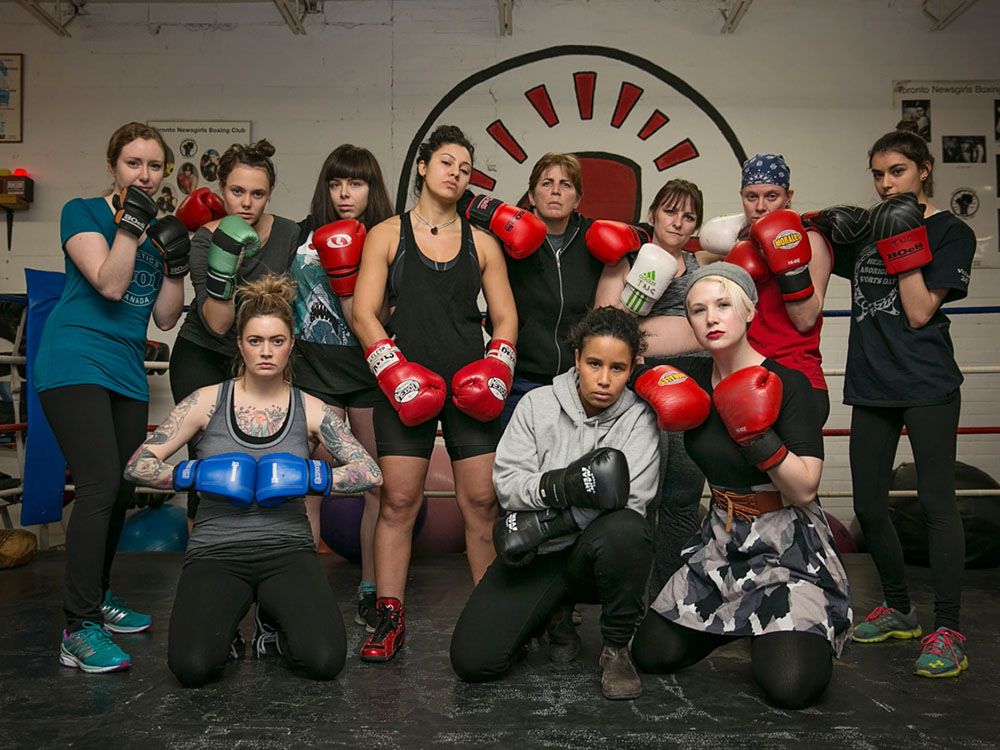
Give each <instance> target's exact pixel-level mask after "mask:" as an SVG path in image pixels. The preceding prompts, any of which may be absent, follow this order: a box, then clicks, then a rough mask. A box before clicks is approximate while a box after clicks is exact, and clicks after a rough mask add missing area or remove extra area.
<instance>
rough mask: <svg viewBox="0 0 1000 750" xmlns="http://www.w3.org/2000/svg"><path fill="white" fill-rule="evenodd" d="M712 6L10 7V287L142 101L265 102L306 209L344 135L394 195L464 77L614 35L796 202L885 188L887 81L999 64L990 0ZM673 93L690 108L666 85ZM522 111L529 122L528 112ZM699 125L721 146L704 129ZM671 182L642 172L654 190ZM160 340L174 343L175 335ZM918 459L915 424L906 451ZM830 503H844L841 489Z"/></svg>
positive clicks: (988, 74) (706, 176)
mask: <svg viewBox="0 0 1000 750" xmlns="http://www.w3.org/2000/svg"><path fill="white" fill-rule="evenodd" d="M719 5H720V3H713V2H704V1H703V0H683V1H682V2H671V3H663V2H655V1H653V0H590V1H585V0H556V1H552V0H518V2H516V3H515V5H514V33H513V35H512V36H510V37H499V36H498V35H497V10H496V3H495V2H494V0H430V1H428V2H422V1H418V0H397V1H396V2H390V1H389V0H330V1H328V2H326V3H325V12H324V14H322V15H320V16H310V17H308V18H307V20H306V27H307V34H306V35H305V36H304V37H301V36H293V35H292V34H291V32H290V31H289V30H288V29H287V28H286V27H285V26H284V25H282V24H281V22H280V18H279V17H278V15H277V12H276V11H275V10H274V8H273V6H272V5H271V4H270V3H253V4H238V3H218V4H186V3H160V4H150V5H145V4H141V3H135V4H133V3H127V4H126V3H108V4H102V3H99V2H92V3H88V4H87V6H86V12H87V15H85V16H81V17H80V18H78V19H77V20H75V21H74V22H73V23H72V25H71V26H70V31H71V33H72V34H73V37H72V38H71V39H59V38H57V37H56V36H55V35H53V34H52V33H51V32H49V31H47V30H46V29H44V28H43V27H42V26H40V25H39V24H37V23H36V22H35V21H34V20H33V19H31V18H30V17H29V16H28V15H27V14H26V13H25V12H24V11H23V10H22V9H21V8H19V7H18V6H16V5H15V4H13V3H0V27H2V28H3V29H4V32H5V33H4V38H5V39H6V40H7V43H6V44H5V47H4V51H5V52H22V53H24V55H25V65H24V68H25V92H24V101H25V116H24V132H25V141H24V143H22V144H6V145H2V144H0V166H9V167H16V166H25V167H27V168H29V169H30V170H31V172H32V174H33V176H34V177H35V178H36V181H37V184H36V201H35V204H34V206H33V207H32V209H31V210H30V211H29V212H25V213H22V214H19V215H17V217H16V219H15V227H14V249H13V252H10V253H8V252H7V250H6V249H3V250H0V290H2V291H21V290H23V275H22V269H23V268H24V267H26V266H30V267H36V268H48V269H53V270H61V266H62V260H61V255H60V251H59V248H58V220H59V210H60V208H61V206H62V205H63V203H64V202H65V201H67V200H68V199H69V198H71V197H74V196H77V195H81V194H82V195H87V194H96V193H98V192H99V191H101V190H102V189H103V188H105V187H106V186H107V184H108V177H107V174H106V172H105V169H104V164H103V163H102V154H103V152H104V148H105V146H106V139H107V137H108V135H109V134H110V132H111V131H112V130H113V129H114V127H116V126H117V125H119V124H121V123H122V122H125V121H127V120H129V119H138V120H162V119H192V120H207V119H237V120H239V119H249V120H252V121H253V133H254V137H262V136H266V137H268V138H269V139H270V140H271V141H272V142H273V143H274V144H275V145H276V146H277V149H278V153H277V156H276V163H277V167H278V173H279V183H278V186H277V189H276V191H275V195H274V198H273V201H272V209H273V210H274V211H275V212H276V213H278V214H283V215H287V216H290V217H293V218H300V217H301V216H302V215H303V214H304V212H305V209H306V207H307V205H308V202H309V198H310V196H311V193H312V187H313V181H314V179H315V174H316V171H317V169H318V167H319V164H320V162H321V160H322V158H323V157H324V156H325V155H326V154H327V153H328V152H329V150H330V149H331V148H332V147H333V146H335V145H337V144H339V143H343V142H354V143H359V144H363V145H366V146H368V147H369V148H371V149H372V150H373V151H374V152H375V154H376V155H377V156H378V157H379V159H380V160H381V162H382V166H383V169H384V170H385V172H386V175H387V178H388V180H389V184H390V191H391V192H393V193H394V191H395V184H396V180H397V178H398V175H399V174H400V168H401V166H402V160H403V158H404V156H405V151H406V148H407V146H408V145H409V142H410V140H411V138H412V137H413V134H414V132H415V131H416V130H417V128H418V127H419V125H420V124H421V122H422V121H423V120H424V118H425V117H426V116H427V114H428V112H429V111H430V109H431V107H432V106H434V104H435V103H437V102H438V101H439V99H440V98H441V97H442V96H443V95H444V94H445V93H446V92H447V91H449V90H450V89H451V88H452V87H453V86H455V85H456V84H457V83H459V82H460V81H461V80H463V79H464V78H465V77H466V76H468V75H470V74H472V73H474V72H475V71H478V70H481V69H483V68H486V67H488V66H490V65H493V64H495V63H497V62H498V61H501V60H505V59H508V58H510V57H513V56H515V55H519V54H523V53H526V52H530V51H533V50H537V49H541V48H545V47H549V46H553V45H561V44H592V45H603V46H607V47H613V48H617V49H621V50H625V51H628V52H631V53H633V54H636V55H639V56H642V57H645V58H647V59H649V60H651V61H652V62H654V63H656V64H657V65H660V66H662V67H663V68H665V69H667V70H668V71H670V72H671V73H673V74H675V75H677V76H679V77H680V78H682V79H684V80H685V81H686V82H688V83H689V84H690V85H692V86H693V87H694V88H695V89H697V90H698V91H699V92H700V93H701V94H702V95H704V96H705V97H706V98H707V99H708V100H709V101H710V102H711V103H712V104H713V105H714V106H715V107H716V108H717V109H718V110H719V111H720V112H721V114H722V115H723V117H724V118H725V119H726V120H727V122H728V123H729V125H730V126H732V128H733V129H734V131H735V132H736V134H737V136H738V137H739V139H740V141H741V142H742V144H743V146H744V148H745V149H746V150H747V152H749V153H753V152H756V151H767V150H773V151H780V152H781V153H783V154H784V155H785V157H786V159H787V160H788V162H789V164H790V165H791V167H792V172H793V184H794V187H795V188H796V201H795V207H796V208H798V209H799V210H803V211H804V210H807V209H811V208H818V207H821V206H824V205H829V204H832V203H835V202H856V203H861V204H867V203H871V202H873V201H874V193H873V191H872V189H871V185H870V182H869V179H868V176H867V173H866V161H865V153H866V150H867V148H868V146H869V145H870V144H871V142H872V141H873V140H874V138H875V137H877V136H878V135H880V134H881V133H883V132H885V131H886V130H888V129H889V128H890V127H891V126H892V125H894V124H895V122H896V121H897V120H898V119H899V117H898V113H896V112H895V111H894V110H893V108H892V93H891V84H892V81H893V80H899V79H942V80H947V79H969V80H972V79H990V78H995V77H997V72H998V69H997V65H996V63H997V57H996V53H995V29H996V28H998V25H1000V6H998V4H996V3H979V4H977V5H976V6H974V7H973V8H972V9H971V10H969V11H968V12H967V13H965V14H964V15H963V16H962V17H960V18H959V19H958V20H957V21H956V22H955V23H954V24H953V25H952V26H951V27H950V28H949V29H947V30H946V31H943V32H935V33H931V32H929V31H927V28H928V25H929V24H928V21H927V19H926V18H925V17H924V16H923V15H922V14H921V12H920V3H918V2H901V1H900V0H891V1H889V2H877V3H876V2H871V1H870V0H839V1H838V2H836V3H833V2H827V1H826V0H804V1H803V0H797V1H793V0H771V1H770V2H768V3H756V4H755V5H754V6H753V7H752V8H751V9H750V12H749V13H748V14H747V16H746V17H745V19H744V20H743V22H742V23H741V25H740V27H739V29H738V30H737V32H736V33H735V34H732V35H722V34H720V33H719V29H720V27H721V23H722V19H721V16H720V15H719V13H718V10H717V8H718V6H719ZM522 90H523V89H522ZM505 92H506V93H505ZM654 93H655V92H653V91H650V93H649V95H650V98H652V96H653V94H654ZM520 101H523V97H521V99H520ZM664 101H666V102H667V104H670V105H672V106H674V110H673V111H672V113H673V115H675V116H677V117H683V113H682V112H680V111H679V110H678V109H677V107H676V106H675V102H674V100H673V99H670V98H668V99H665V100H664ZM658 103H659V102H657V101H651V102H650V104H651V105H656V104H658ZM603 104H604V105H605V106H606V105H607V102H606V101H604V102H603ZM511 111H513V100H512V98H510V92H509V91H508V90H507V89H505V88H504V87H503V86H500V85H498V86H497V87H495V90H493V89H490V90H486V91H484V93H482V94H481V95H477V98H475V99H474V100H471V101H468V102H466V109H465V112H466V116H467V117H470V118H471V119H478V120H479V121H481V122H482V123H483V124H484V125H485V124H486V123H488V122H491V121H492V120H493V119H496V118H497V117H508V116H509V112H511ZM570 120H571V118H566V121H565V122H564V123H562V125H561V127H562V128H563V129H562V130H559V131H552V133H551V134H550V136H551V137H552V138H557V143H556V144H555V145H556V146H557V145H558V142H560V141H559V139H565V142H567V143H572V142H574V141H577V140H579V138H580V137H581V134H583V135H586V133H588V132H589V133H598V132H599V131H597V130H591V131H586V130H585V129H586V128H595V127H597V125H596V124H594V123H590V124H587V123H580V122H575V123H574V122H571V121H570ZM505 121H506V120H505ZM632 124H633V123H632V121H630V122H629V126H630V127H631V126H632ZM508 125H510V126H511V128H512V130H515V131H517V132H518V133H524V132H525V131H526V130H529V129H530V127H531V126H532V123H528V122H515V121H510V122H508ZM633 132H634V129H633ZM471 135H472V137H473V139H474V140H475V141H476V142H477V145H478V146H479V160H480V161H479V165H480V166H481V167H482V168H484V170H490V169H492V170H493V171H490V174H491V175H493V176H498V175H500V176H502V175H503V173H504V172H505V170H506V171H508V172H509V171H510V170H511V169H516V167H515V166H514V165H512V163H511V162H510V160H509V159H507V158H506V157H505V156H503V155H502V153H500V152H499V150H498V149H497V148H496V147H495V146H494V145H493V144H492V143H491V142H490V140H489V138H488V136H487V135H486V134H485V133H484V132H482V131H481V130H480V131H479V132H473V133H471ZM689 135H693V137H694V138H695V140H696V141H697V140H699V138H701V139H702V141H703V142H711V141H710V135H711V134H709V133H705V132H701V131H699V132H694V133H689ZM609 137H610V136H609ZM990 144H991V148H993V144H992V141H991V142H990ZM546 145H547V146H548V145H552V144H551V143H547V144H546ZM598 145H599V144H595V145H594V146H592V148H596V147H597V146H598ZM571 147H575V146H571ZM716 156H717V155H716V154H711V153H703V157H704V159H703V162H706V163H707V162H711V163H713V164H714V162H712V161H711V160H712V159H713V158H715V157H716ZM730 161H732V160H731V159H730ZM693 164H695V163H694V162H693V163H692V165H693ZM529 165H530V162H529ZM669 174H670V175H671V176H673V175H675V174H676V176H690V175H691V170H688V171H686V170H685V166H683V165H682V166H680V167H678V168H676V169H674V170H672V171H671V172H670V173H669ZM518 175H519V176H518V179H521V177H520V173H518ZM662 179H663V176H657V175H655V174H654V175H651V176H649V177H648V180H649V181H648V182H647V183H646V188H647V190H648V189H655V187H656V186H658V182H657V181H658V180H662ZM736 179H737V178H736V172H735V163H733V164H729V163H728V162H726V166H725V167H723V168H719V169H713V170H711V171H708V172H704V170H703V173H698V174H697V181H698V182H699V184H700V185H701V187H702V189H703V190H704V192H705V195H706V201H707V213H708V214H709V215H714V214H718V213H729V212H732V211H734V210H737V209H738V202H737V199H736V189H737V184H736ZM522 189H523V188H522ZM519 194H520V192H519V191H518V195H519ZM504 197H508V198H514V197H516V196H515V195H506V194H504ZM646 197H647V200H648V195H647V196H646ZM990 210H992V209H990ZM991 260H992V261H993V263H994V265H996V264H997V263H996V261H995V259H991ZM998 288H1000V270H989V269H977V270H976V271H975V272H974V274H973V283H972V290H971V294H970V297H969V299H968V300H967V302H966V303H963V304H998V302H1000V292H998V291H997V289H998ZM848 302H849V295H848V290H847V285H846V284H845V283H843V282H841V281H839V280H834V281H833V282H832V284H831V289H830V293H829V297H828V302H827V306H828V307H829V308H838V309H844V308H846V307H847V306H848ZM997 321H1000V319H996V318H994V317H992V316H956V317H955V318H954V320H953V329H952V330H953V336H954V340H955V345H956V349H957V351H958V360H959V362H960V363H968V364H995V363H997V362H1000V356H998V355H997V352H996V347H995V345H992V344H990V343H989V342H990V341H992V340H993V338H992V336H993V335H995V331H996V330H997ZM846 330H847V320H846V319H843V318H839V319H830V320H828V322H827V323H826V326H825V331H824V332H825V337H824V341H823V352H824V357H825V359H826V362H827V363H828V365H830V366H831V367H840V366H842V365H843V361H844V352H845V348H846ZM156 336H157V338H160V339H165V340H168V341H171V340H172V334H167V335H163V334H159V333H158V332H157V334H156ZM830 382H831V396H832V401H833V402H834V406H833V409H832V414H831V417H830V421H829V425H830V426H833V427H846V426H848V425H849V413H848V410H847V409H845V408H844V407H843V406H842V405H840V404H839V401H840V388H841V384H842V379H841V378H839V377H836V376H834V377H831V378H830ZM996 382H997V376H996V375H972V376H970V377H969V378H968V380H967V383H966V386H965V388H964V391H963V400H964V403H963V415H962V422H963V424H965V425H997V424H1000V409H998V406H997V400H996V398H995V397H994V396H993V392H994V384H995V383H996ZM152 383H153V398H152V403H151V419H152V420H154V421H158V420H159V419H161V418H162V417H163V415H164V414H165V413H166V410H167V409H168V408H169V406H170V396H169V389H168V388H167V382H166V378H165V377H159V378H155V379H154V380H153V381H152ZM997 440H998V439H997V438H996V437H994V436H982V437H979V436H976V437H960V438H959V457H960V459H962V460H964V461H967V462H969V463H973V464H975V465H977V466H979V467H980V468H983V469H985V470H986V471H989V472H990V473H991V474H994V475H995V476H1000V451H998V450H997ZM827 452H828V460H827V464H826V472H825V476H824V488H826V489H828V490H832V491H836V490H846V489H849V487H850V478H849V473H848V469H847V460H846V439H844V438H831V439H829V440H828V442H827ZM906 458H908V447H907V444H906V441H905V440H903V441H902V443H901V446H900V452H899V459H898V460H900V461H902V460H904V459H906ZM827 507H829V508H831V509H833V510H834V511H835V512H836V513H837V514H838V515H840V516H842V517H844V518H848V517H849V516H850V515H851V513H850V508H849V500H848V501H839V502H837V501H830V502H828V504H827Z"/></svg>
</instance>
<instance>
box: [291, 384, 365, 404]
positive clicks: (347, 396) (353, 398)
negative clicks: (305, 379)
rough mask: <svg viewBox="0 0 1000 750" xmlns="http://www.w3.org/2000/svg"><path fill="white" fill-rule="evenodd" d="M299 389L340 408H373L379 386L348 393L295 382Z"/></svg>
mask: <svg viewBox="0 0 1000 750" xmlns="http://www.w3.org/2000/svg"><path fill="white" fill-rule="evenodd" d="M295 385H296V386H297V387H298V388H299V390H301V391H302V392H304V393H308V394H309V395H310V396H315V397H316V398H318V399H319V400H320V401H322V402H323V403H324V404H327V405H329V406H334V407H336V408H338V409H371V408H372V406H374V403H375V395H376V394H377V393H378V389H377V388H361V389H359V390H356V391H348V392H347V393H330V392H329V391H325V390H321V389H319V388H310V387H309V386H306V385H299V384H298V383H296V384H295Z"/></svg>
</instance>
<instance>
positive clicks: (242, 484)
mask: <svg viewBox="0 0 1000 750" xmlns="http://www.w3.org/2000/svg"><path fill="white" fill-rule="evenodd" d="M239 291H240V296H241V299H242V304H241V305H240V307H239V312H238V313H237V318H236V333H237V346H238V348H239V355H240V362H239V368H238V373H239V374H238V376H237V377H236V378H235V379H233V380H228V381H226V382H223V383H221V384H219V385H211V386H206V387H204V388H199V389H198V390H196V391H195V392H194V393H192V394H191V395H190V396H188V397H187V398H186V399H184V400H183V401H182V402H181V403H179V404H178V405H177V406H176V407H174V410H173V411H172V412H171V413H170V416H169V417H167V419H166V420H164V422H163V424H162V425H160V427H159V429H157V430H156V432H154V433H153V434H152V435H151V436H150V437H149V439H148V440H147V441H146V442H145V443H143V445H142V446H140V448H139V450H138V451H136V453H135V455H134V456H133V457H132V460H131V461H130V462H129V465H128V467H127V468H126V470H125V476H126V477H127V478H128V479H130V480H132V481H134V482H136V483H137V484H142V485H146V486H148V487H159V488H162V489H169V488H173V489H174V490H176V491H187V490H189V489H194V490H196V491H197V492H198V493H199V498H200V500H201V502H200V503H199V506H198V512H197V515H196V516H195V523H194V529H193V531H192V534H191V539H190V542H189V543H188V548H187V554H186V555H185V560H184V570H183V572H182V573H181V577H180V581H179V582H178V584H177V595H176V598H175V599H174V608H173V613H172V614H171V618H170V639H169V645H168V648H167V661H168V663H169V665H170V669H171V671H172V672H173V673H174V674H175V675H176V676H177V679H178V680H180V682H181V684H183V685H184V686H186V687H194V686H197V685H202V684H204V683H206V682H208V681H210V680H212V679H214V678H217V677H219V676H221V674H222V672H223V670H224V668H225V666H226V662H227V661H228V659H229V656H230V648H231V644H232V642H233V639H234V637H236V635H237V627H238V625H239V623H240V620H242V619H243V617H244V615H246V613H247V611H248V609H249V608H250V605H251V604H252V603H253V602H254V601H255V600H256V601H257V603H258V613H257V620H258V629H259V631H262V632H259V633H258V636H257V637H255V645H257V646H258V649H257V650H258V652H259V653H260V652H262V651H263V650H264V649H262V648H260V646H261V645H262V644H263V643H264V641H265V639H269V640H271V641H272V642H273V643H275V645H276V647H277V650H278V652H279V653H281V654H283V655H284V656H285V658H286V659H287V660H288V662H289V663H290V664H291V665H292V666H293V667H295V668H297V669H299V670H301V671H303V672H305V673H306V674H307V675H308V676H309V677H312V678H313V679H317V680H329V679H333V678H334V677H336V676H337V674H338V673H339V672H340V670H341V669H342V668H343V666H344V659H345V656H346V648H347V645H346V639H345V634H344V620H343V617H342V616H341V614H340V610H339V608H338V606H337V601H336V599H334V596H333V592H332V591H331V590H330V584H329V582H328V581H327V578H326V573H325V572H324V570H323V568H322V566H320V564H319V559H318V557H317V555H316V549H315V546H314V545H313V539H312V533H311V531H310V529H309V521H308V519H307V517H306V510H305V502H304V501H305V496H306V495H313V494H315V495H327V494H330V493H331V492H337V493H348V494H354V493H358V492H363V491H364V490H367V489H369V488H370V487H373V486H377V485H379V484H381V482H382V475H381V473H380V472H379V468H378V465H377V464H376V463H375V461H374V460H373V459H372V458H371V456H369V455H368V454H367V453H366V452H365V450H364V448H362V447H361V444H360V443H359V442H358V441H357V440H356V439H355V438H354V436H353V435H352V434H351V433H350V431H349V430H348V429H347V427H346V426H345V425H344V422H343V421H342V420H341V419H340V417H338V416H337V415H336V413H335V412H334V411H333V409H331V408H330V407H329V406H327V405H326V404H324V403H323V402H322V401H320V400H319V399H318V398H315V397H313V396H310V395H308V394H306V393H303V392H302V391H300V390H299V389H298V388H295V387H293V386H292V384H291V362H290V361H289V360H290V356H291V351H292V344H293V339H292V322H293V313H292V307H291V301H292V300H293V299H294V298H295V285H294V284H293V282H292V281H291V279H289V278H288V277H284V276H280V277H279V276H271V275H267V276H264V277H262V278H260V279H258V280H256V281H253V282H249V283H247V284H246V285H244V286H242V287H241V288H240V290H239ZM188 442H190V443H191V445H192V449H193V453H194V455H193V456H192V459H193V460H190V461H182V462H181V463H180V464H178V465H177V467H176V468H175V467H173V466H171V465H170V464H168V463H165V460H166V459H167V458H169V457H170V456H172V455H173V454H174V453H175V452H176V451H177V450H179V449H180V448H181V447H183V446H184V445H185V444H187V443H188ZM320 442H322V443H323V445H324V446H325V447H326V449H327V450H328V451H329V452H330V454H331V455H332V456H333V457H334V458H335V459H336V460H337V461H339V462H340V463H341V464H342V465H341V466H338V467H336V468H331V467H330V465H329V464H327V463H326V462H323V461H314V460H310V459H309V456H310V455H311V453H312V451H313V449H314V448H315V447H316V445H317V444H318V443H320ZM269 621H270V624H269ZM263 631H267V632H263Z"/></svg>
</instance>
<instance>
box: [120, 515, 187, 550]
mask: <svg viewBox="0 0 1000 750" xmlns="http://www.w3.org/2000/svg"><path fill="white" fill-rule="evenodd" d="M187 541H188V529H187V511H186V510H184V508H180V507H178V506H176V505H170V504H167V505H162V506H160V507H159V508H144V509H143V510H140V511H138V512H136V513H133V514H132V515H130V516H129V517H128V518H126V519H125V526H124V527H122V535H121V538H120V539H119V540H118V551H119V552H183V551H184V549H185V547H187Z"/></svg>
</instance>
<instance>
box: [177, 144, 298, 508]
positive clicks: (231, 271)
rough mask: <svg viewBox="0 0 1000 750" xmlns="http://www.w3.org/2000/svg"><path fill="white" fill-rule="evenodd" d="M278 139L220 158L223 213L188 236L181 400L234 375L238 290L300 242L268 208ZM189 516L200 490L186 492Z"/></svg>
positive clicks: (276, 267)
mask: <svg viewBox="0 0 1000 750" xmlns="http://www.w3.org/2000/svg"><path fill="white" fill-rule="evenodd" d="M273 155H274V146H272V145H271V144H270V143H269V142H268V141H267V140H260V141H257V142H256V143H253V144H251V145H249V146H244V145H242V144H238V143H234V144H233V145H232V146H230V147H229V148H228V149H226V152H225V153H224V154H223V155H222V157H221V158H220V159H219V184H220V186H221V188H222V200H223V203H224V204H225V208H226V214H227V215H226V216H225V217H224V218H222V219H218V220H214V221H210V222H208V223H207V224H205V225H204V226H203V227H201V228H200V229H198V230H197V231H196V232H195V233H194V236H193V237H192V238H191V284H192V285H193V286H194V299H193V300H192V301H191V310H190V312H188V314H187V317H186V318H185V320H184V323H183V325H182V326H181V329H180V331H178V333H177V342H176V344H174V350H173V353H172V355H171V357H170V390H171V391H172V393H173V397H174V402H175V403H180V402H181V401H182V400H183V399H184V398H186V397H187V396H188V395H190V394H191V393H192V392H194V391H195V390H196V389H198V388H201V387H203V386H206V385H213V384H215V383H218V382H220V381H222V380H225V379H226V378H228V377H230V376H231V375H232V368H233V362H234V360H235V358H236V356H237V347H236V332H235V331H234V330H233V321H234V320H235V319H236V307H237V300H236V299H234V297H235V291H236V288H237V286H238V285H239V284H241V283H243V282H246V281H253V280H254V279H258V278H260V277H261V276H263V275H264V274H266V273H285V272H287V271H288V267H289V265H290V263H291V260H292V256H293V255H294V253H295V249H296V247H297V246H298V236H299V227H298V225H297V224H296V223H295V222H294V221H292V220H291V219H285V218H283V217H281V216H275V215H274V214H271V213H268V212H267V211H266V208H267V203H268V201H269V200H270V198H271V191H272V190H273V189H274V183H275V179H276V175H275V171H274V163H273V162H272V161H271V157H272V156H273ZM188 500H189V502H188V515H189V516H190V517H193V516H194V513H195V512H196V510H197V497H196V496H195V495H194V494H192V495H190V496H189V498H188Z"/></svg>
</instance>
